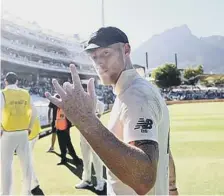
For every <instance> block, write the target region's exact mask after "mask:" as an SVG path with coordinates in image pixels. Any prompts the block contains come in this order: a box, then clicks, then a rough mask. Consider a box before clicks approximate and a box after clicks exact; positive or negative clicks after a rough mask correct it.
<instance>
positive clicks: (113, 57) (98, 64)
mask: <svg viewBox="0 0 224 196" xmlns="http://www.w3.org/2000/svg"><path fill="white" fill-rule="evenodd" d="M88 54H89V55H90V58H91V59H92V61H93V62H94V67H95V69H96V71H97V73H98V75H99V77H100V80H101V82H102V83H103V84H104V85H114V84H116V82H117V80H118V78H119V76H120V74H121V72H122V71H123V70H124V69H125V52H124V44H120V43H118V44H113V45H110V46H108V47H107V48H98V49H95V50H94V51H90V52H88Z"/></svg>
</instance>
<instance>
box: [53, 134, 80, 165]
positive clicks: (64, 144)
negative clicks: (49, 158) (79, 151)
mask: <svg viewBox="0 0 224 196" xmlns="http://www.w3.org/2000/svg"><path fill="white" fill-rule="evenodd" d="M57 136H58V143H59V147H60V150H61V159H62V161H66V152H67V149H68V151H69V154H70V155H71V156H72V158H73V159H75V160H76V159H77V158H78V156H77V155H76V153H75V150H74V147H73V145H72V142H71V137H70V131H69V130H65V131H60V130H57Z"/></svg>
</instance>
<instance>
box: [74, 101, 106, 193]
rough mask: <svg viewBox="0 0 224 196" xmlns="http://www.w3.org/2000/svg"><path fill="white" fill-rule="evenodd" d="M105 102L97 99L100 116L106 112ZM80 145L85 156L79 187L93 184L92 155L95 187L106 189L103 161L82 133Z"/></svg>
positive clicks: (99, 189) (100, 189)
mask: <svg viewBox="0 0 224 196" xmlns="http://www.w3.org/2000/svg"><path fill="white" fill-rule="evenodd" d="M104 107H105V105H104V103H103V102H101V101H99V100H97V104H96V114H97V116H98V117H100V116H101V115H102V114H103V112H104ZM80 147H81V152H82V157H83V173H82V180H81V182H80V183H79V184H77V185H76V188H77V189H82V188H86V187H88V186H92V182H91V176H92V175H91V171H92V167H91V166H92V162H91V157H92V160H93V166H94V170H95V176H96V181H97V185H96V186H95V189H96V190H98V191H102V190H103V189H104V184H105V180H104V178H103V163H102V161H101V159H100V158H99V156H98V155H97V154H96V153H95V152H94V150H93V149H92V148H91V146H90V145H89V143H88V142H87V141H86V139H85V138H84V137H83V136H82V134H81V133H80Z"/></svg>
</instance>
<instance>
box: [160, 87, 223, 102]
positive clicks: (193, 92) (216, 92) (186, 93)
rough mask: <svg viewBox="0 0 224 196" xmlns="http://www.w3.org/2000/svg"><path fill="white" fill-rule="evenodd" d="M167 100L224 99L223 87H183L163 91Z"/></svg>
mask: <svg viewBox="0 0 224 196" xmlns="http://www.w3.org/2000/svg"><path fill="white" fill-rule="evenodd" d="M162 95H163V97H164V98H165V99H166V100H199V99H200V100H201V99H224V89H223V88H216V87H215V88H202V89H201V88H197V89H182V88H176V89H172V90H170V91H165V92H162Z"/></svg>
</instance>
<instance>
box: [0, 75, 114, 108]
mask: <svg viewBox="0 0 224 196" xmlns="http://www.w3.org/2000/svg"><path fill="white" fill-rule="evenodd" d="M58 80H59V81H60V83H63V82H65V81H63V80H60V79H58ZM18 86H19V87H21V88H24V89H27V90H28V91H29V92H30V94H31V95H32V94H34V95H39V96H40V97H44V94H45V92H50V93H55V92H54V91H53V89H54V88H53V86H52V80H51V79H50V78H40V80H39V82H34V81H29V80H28V79H24V78H19V80H18ZM3 88H4V75H3V74H1V89H3ZM96 94H97V97H98V99H99V100H100V101H103V102H104V103H105V104H106V107H108V105H109V104H113V102H114V100H115V95H114V94H113V90H112V87H105V86H102V85H97V86H96Z"/></svg>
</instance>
